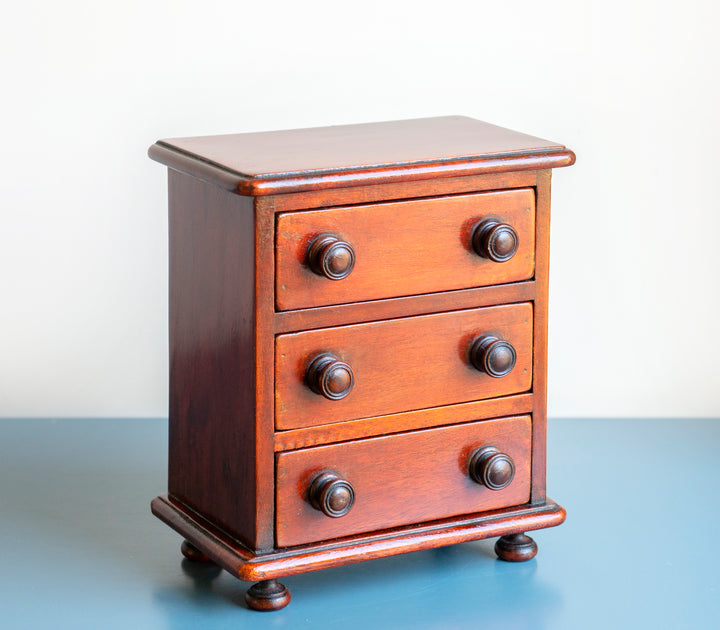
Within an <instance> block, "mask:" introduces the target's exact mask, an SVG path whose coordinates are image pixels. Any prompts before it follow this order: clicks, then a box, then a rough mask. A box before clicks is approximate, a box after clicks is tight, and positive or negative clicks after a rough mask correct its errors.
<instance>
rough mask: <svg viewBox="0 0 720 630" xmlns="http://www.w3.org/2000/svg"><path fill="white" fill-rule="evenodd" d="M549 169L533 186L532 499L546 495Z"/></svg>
mask: <svg viewBox="0 0 720 630" xmlns="http://www.w3.org/2000/svg"><path fill="white" fill-rule="evenodd" d="M551 174H552V173H551V171H541V172H539V173H538V174H537V176H538V181H537V187H536V189H535V199H536V208H535V226H536V229H535V251H536V257H535V301H534V303H533V305H534V309H533V312H534V317H533V395H534V398H533V447H532V502H533V503H542V502H543V501H545V497H546V486H545V484H546V478H545V471H546V450H545V445H546V433H547V359H548V354H547V353H548V350H547V333H548V284H549V272H550V177H551Z"/></svg>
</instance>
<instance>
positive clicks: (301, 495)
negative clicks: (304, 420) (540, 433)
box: [276, 416, 532, 547]
mask: <svg viewBox="0 0 720 630" xmlns="http://www.w3.org/2000/svg"><path fill="white" fill-rule="evenodd" d="M531 434H532V429H531V422H530V416H520V417H513V418H500V419H498V420H483V421H481V422H472V423H468V424H462V425H455V426H450V427H439V428H436V429H427V430H424V431H412V432H409V433H402V434H399V435H389V436H384V437H378V438H370V439H365V440H358V441H356V442H348V443H344V444H331V445H328V446H319V447H315V448H307V449H302V450H298V451H288V452H285V453H279V454H278V455H277V462H276V463H277V469H276V475H277V479H276V481H277V483H276V488H277V490H276V492H277V502H276V543H277V546H278V547H289V546H292V545H301V544H304V543H310V542H315V541H320V540H327V539H330V538H337V537H341V536H350V535H353V534H358V533H362V532H369V531H374V530H380V529H387V528H389V527H397V526H400V525H409V524H411V523H420V522H423V521H432V520H436V519H441V518H447V517H451V516H458V515H461V514H472V513H475V512H481V511H484V510H493V509H498V508H503V507H509V506H512V505H520V504H523V503H527V502H528V501H529V498H530V443H531ZM488 447H494V450H493V449H490V448H488Z"/></svg>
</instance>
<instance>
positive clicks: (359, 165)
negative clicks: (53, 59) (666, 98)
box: [148, 116, 575, 195]
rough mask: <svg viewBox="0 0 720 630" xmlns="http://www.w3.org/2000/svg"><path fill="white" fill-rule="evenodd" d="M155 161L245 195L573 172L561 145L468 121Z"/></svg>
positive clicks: (212, 144) (206, 143) (256, 136)
mask: <svg viewBox="0 0 720 630" xmlns="http://www.w3.org/2000/svg"><path fill="white" fill-rule="evenodd" d="M148 153H149V155H150V157H151V158H153V159H154V160H157V161H159V162H162V163H163V164H167V165H168V166H170V167H171V168H174V169H177V170H180V171H182V172H186V173H189V174H191V175H194V176H196V177H200V178H202V179H206V180H208V181H212V182H213V183H215V184H217V185H220V186H222V187H225V188H229V189H233V190H236V191H237V192H239V193H241V194H246V195H267V194H276V193H289V192H296V191H303V190H313V189H322V188H339V187H347V186H358V185H371V184H376V183H383V182H392V181H410V180H421V179H431V178H434V177H443V176H445V177H448V176H461V175H473V174H480V173H484V172H504V171H513V170H515V171H518V170H536V169H541V168H551V167H555V166H568V165H570V164H572V163H573V162H574V160H575V156H574V154H573V153H572V151H569V150H568V149H566V148H565V147H564V146H563V145H561V144H557V143H554V142H550V141H548V140H542V139H540V138H536V137H533V136H529V135H526V134H522V133H518V132H516V131H511V130H510V129H504V128H502V127H498V126H496V125H490V124H488V123H484V122H482V121H479V120H474V119H472V118H467V117H464V116H445V117H438V118H420V119H416V120H401V121H390V122H382V123H367V124H360V125H342V126H336V127H322V128H315V129H291V130H285V131H272V132H261V133H246V134H229V135H222V136H203V137H195V138H172V139H166V140H159V141H158V142H157V143H155V144H154V145H153V146H152V147H150V150H149V152H148Z"/></svg>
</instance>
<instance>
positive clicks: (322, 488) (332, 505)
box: [310, 472, 355, 518]
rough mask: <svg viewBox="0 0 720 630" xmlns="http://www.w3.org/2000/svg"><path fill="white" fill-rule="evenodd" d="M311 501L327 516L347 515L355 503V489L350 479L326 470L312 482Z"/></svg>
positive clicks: (338, 516)
mask: <svg viewBox="0 0 720 630" xmlns="http://www.w3.org/2000/svg"><path fill="white" fill-rule="evenodd" d="M310 503H311V504H312V506H313V507H314V508H315V509H316V510H320V511H321V512H322V513H323V514H325V515H326V516H331V517H333V518H340V517H341V516H345V515H346V514H347V513H348V512H349V511H350V509H351V508H352V506H353V503H355V491H354V490H353V487H352V485H350V482H349V481H345V479H342V478H340V477H338V476H337V475H336V474H335V473H331V472H324V473H321V474H320V475H318V476H317V477H315V479H314V480H313V482H312V484H310Z"/></svg>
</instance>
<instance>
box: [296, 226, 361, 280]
mask: <svg viewBox="0 0 720 630" xmlns="http://www.w3.org/2000/svg"><path fill="white" fill-rule="evenodd" d="M307 263H308V266H309V267H310V269H311V270H312V271H313V273H316V274H317V275H319V276H322V277H323V278H327V279H328V280H342V279H343V278H347V277H348V276H349V275H350V272H352V270H353V267H354V266H355V250H354V249H353V248H352V245H350V243H346V242H345V241H343V240H341V239H339V238H337V237H336V236H333V235H332V234H320V236H318V237H316V238H315V239H314V240H313V241H312V242H311V243H310V245H308V249H307Z"/></svg>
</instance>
